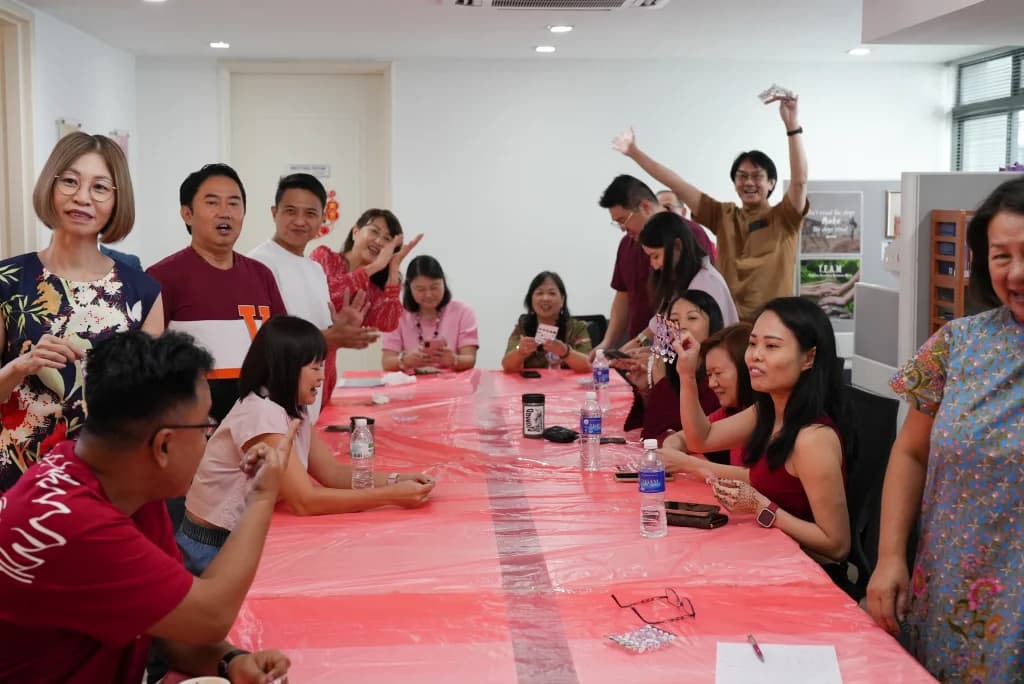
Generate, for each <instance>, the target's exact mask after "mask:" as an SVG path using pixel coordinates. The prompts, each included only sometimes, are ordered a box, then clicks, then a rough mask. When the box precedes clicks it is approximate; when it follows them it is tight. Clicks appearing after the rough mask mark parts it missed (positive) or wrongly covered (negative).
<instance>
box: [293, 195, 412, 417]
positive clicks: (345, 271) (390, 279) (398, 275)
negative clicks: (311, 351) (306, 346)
mask: <svg viewBox="0 0 1024 684" xmlns="http://www.w3.org/2000/svg"><path fill="white" fill-rule="evenodd" d="M422 238H423V235H422V234H420V235H417V236H416V237H414V238H413V239H412V240H410V241H409V242H408V243H404V242H403V239H404V236H403V234H402V224H401V223H399V221H398V217H397V216H395V215H394V214H393V213H391V212H390V211H388V210H387V209H367V210H366V211H364V212H363V214H362V216H360V217H359V219H358V220H357V221H356V224H355V225H354V226H352V229H351V230H350V231H349V233H348V236H347V237H346V238H345V244H344V245H342V248H341V251H340V252H335V251H333V250H332V249H331V248H330V247H328V246H326V245H320V246H319V247H317V248H316V249H314V250H313V252H312V253H311V254H310V255H309V258H310V259H312V260H313V261H315V262H317V263H318V264H320V267H321V268H323V269H324V273H326V274H327V287H328V289H329V290H330V293H331V303H332V304H333V305H334V310H335V311H341V310H342V309H343V308H345V307H346V306H347V304H348V300H347V298H351V297H354V296H355V295H356V293H358V292H364V293H366V302H367V305H368V308H367V310H366V315H365V317H364V318H363V325H365V326H367V327H369V328H376V329H377V330H381V331H383V332H390V331H392V330H394V329H395V328H397V327H398V319H399V318H400V317H401V316H402V301H401V292H402V270H401V269H402V261H403V260H404V259H405V257H406V256H408V254H409V252H411V251H412V249H413V248H414V247H415V246H416V245H417V244H418V243H419V241H420V240H421V239H422ZM336 351H337V350H336V349H330V350H328V353H327V360H326V362H325V364H324V371H325V379H324V386H325V387H327V388H333V387H334V385H335V384H336V381H337V378H338V371H337V368H336V367H335V363H334V356H335V352H336ZM330 397H331V393H330V391H325V392H324V393H323V403H324V405H326V404H327V402H328V401H329V400H330Z"/></svg>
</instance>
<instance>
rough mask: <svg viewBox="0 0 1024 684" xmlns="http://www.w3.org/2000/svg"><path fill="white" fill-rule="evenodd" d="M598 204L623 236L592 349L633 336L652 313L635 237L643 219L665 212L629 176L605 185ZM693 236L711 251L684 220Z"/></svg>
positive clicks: (645, 267) (647, 272)
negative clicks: (602, 327)
mask: <svg viewBox="0 0 1024 684" xmlns="http://www.w3.org/2000/svg"><path fill="white" fill-rule="evenodd" d="M598 204H599V205H600V206H601V207H602V208H604V209H607V210H608V213H609V214H610V215H611V218H612V225H615V226H617V227H618V228H620V229H621V230H622V231H623V232H624V233H625V235H624V236H623V237H622V240H621V241H620V242H619V251H618V253H617V254H616V256H615V269H614V270H613V272H612V289H613V290H615V299H613V300H612V309H611V313H610V314H609V316H608V330H607V332H606V333H605V335H604V339H603V340H601V342H600V343H598V344H597V345H595V347H594V349H595V350H597V349H608V348H610V347H615V346H617V345H619V344H621V343H622V342H623V339H624V337H635V336H636V335H638V334H639V333H641V332H643V331H644V330H645V329H646V328H647V324H648V323H649V322H650V320H651V317H652V316H653V315H654V305H653V304H652V302H651V292H650V277H651V263H650V257H648V256H647V255H646V254H644V251H643V249H641V248H640V244H639V243H638V242H637V239H638V238H639V236H640V231H641V230H643V227H644V224H645V223H646V222H647V219H649V218H650V217H652V216H654V215H655V214H657V213H659V212H662V211H666V209H665V207H663V206H662V205H661V204H660V203H659V202H658V198H657V197H656V196H655V195H654V192H652V191H651V189H650V187H648V186H647V184H645V183H644V182H642V181H640V180H638V179H636V178H634V177H633V176H629V175H625V174H623V175H621V176H616V177H615V180H613V181H612V182H611V185H609V186H608V187H607V188H605V191H604V194H603V195H601V200H600V201H599V202H598ZM684 220H685V219H684ZM687 225H688V226H689V227H690V230H691V231H692V232H693V236H694V238H695V239H696V240H697V244H699V245H700V246H701V247H702V248H703V249H704V251H705V252H706V253H708V254H710V253H711V241H710V240H709V239H708V236H707V235H705V234H704V230H703V229H702V228H701V227H700V226H698V225H697V224H695V223H693V222H692V221H687Z"/></svg>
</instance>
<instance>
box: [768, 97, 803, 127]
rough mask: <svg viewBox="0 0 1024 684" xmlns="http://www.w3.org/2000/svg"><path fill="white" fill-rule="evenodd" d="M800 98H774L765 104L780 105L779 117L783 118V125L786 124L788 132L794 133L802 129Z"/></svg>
mask: <svg viewBox="0 0 1024 684" xmlns="http://www.w3.org/2000/svg"><path fill="white" fill-rule="evenodd" d="M797 100H798V97H796V96H794V97H779V96H777V97H773V98H771V99H770V100H768V101H767V102H765V104H771V103H772V102H778V103H779V116H780V117H782V123H783V124H785V126H786V130H787V131H793V130H796V129H797V128H799V127H800V116H799V108H798V107H797Z"/></svg>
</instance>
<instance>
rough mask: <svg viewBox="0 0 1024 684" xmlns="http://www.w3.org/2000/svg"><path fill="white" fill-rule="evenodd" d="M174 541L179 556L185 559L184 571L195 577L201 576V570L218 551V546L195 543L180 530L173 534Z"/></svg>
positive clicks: (204, 568)
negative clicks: (176, 543)
mask: <svg viewBox="0 0 1024 684" xmlns="http://www.w3.org/2000/svg"><path fill="white" fill-rule="evenodd" d="M174 540H175V541H176V542H178V548H179V549H181V555H182V556H184V557H185V569H186V570H188V571H189V572H191V573H192V574H193V575H195V576H196V577H198V576H199V575H202V574H203V570H206V566H207V565H209V564H210V562H211V561H213V559H214V557H215V556H216V555H217V553H218V552H219V551H220V547H219V546H215V545H213V544H204V543H203V542H200V541H196V540H195V539H193V538H192V537H190V536H188V535H187V534H185V532H184V531H182V530H180V529H179V530H178V531H177V533H175V535H174Z"/></svg>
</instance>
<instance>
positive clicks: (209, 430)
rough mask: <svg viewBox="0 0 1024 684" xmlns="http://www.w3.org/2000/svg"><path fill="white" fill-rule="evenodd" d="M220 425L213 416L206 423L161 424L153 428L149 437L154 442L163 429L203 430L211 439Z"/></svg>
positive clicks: (204, 434)
mask: <svg viewBox="0 0 1024 684" xmlns="http://www.w3.org/2000/svg"><path fill="white" fill-rule="evenodd" d="M219 425H220V422H219V421H216V420H214V419H213V418H210V419H208V420H207V421H206V422H205V423H192V424H179V425H161V426H159V427H157V429H155V430H153V434H152V436H150V438H149V443H150V444H152V443H153V440H154V439H156V433H158V432H160V431H161V430H203V436H204V437H206V439H210V437H212V436H213V433H214V432H216V431H217V426H219Z"/></svg>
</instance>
